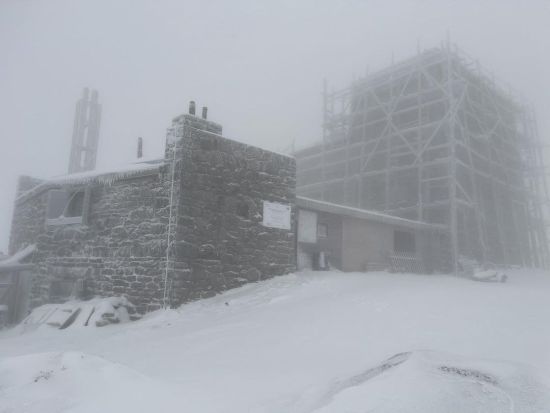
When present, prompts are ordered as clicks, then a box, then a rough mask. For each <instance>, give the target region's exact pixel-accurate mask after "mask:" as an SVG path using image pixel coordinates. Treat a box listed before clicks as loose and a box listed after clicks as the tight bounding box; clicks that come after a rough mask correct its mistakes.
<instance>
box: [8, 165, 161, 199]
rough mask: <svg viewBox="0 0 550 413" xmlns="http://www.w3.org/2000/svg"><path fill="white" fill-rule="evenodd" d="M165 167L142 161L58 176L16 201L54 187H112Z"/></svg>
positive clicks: (32, 189) (22, 194)
mask: <svg viewBox="0 0 550 413" xmlns="http://www.w3.org/2000/svg"><path fill="white" fill-rule="evenodd" d="M164 165H165V161H164V159H142V160H140V161H139V162H133V163H128V164H123V165H116V166H112V167H109V168H103V169H94V170H92V171H86V172H78V173H74V174H68V175H58V176H54V177H52V178H49V179H47V180H44V181H43V182H42V183H40V184H38V185H37V186H35V187H34V188H31V189H29V190H28V191H25V192H22V193H21V194H19V195H18V197H17V199H16V201H18V200H22V199H24V198H26V197H27V196H29V195H32V194H35V193H37V192H40V191H42V190H46V189H48V188H50V187H51V186H52V185H69V184H70V185H77V184H78V185H82V184H87V183H92V182H94V183H101V184H105V185H111V184H112V183H113V182H115V181H118V180H120V179H128V178H131V177H134V176H137V175H141V174H143V173H147V172H149V171H155V170H158V169H159V168H161V167H163V166H164Z"/></svg>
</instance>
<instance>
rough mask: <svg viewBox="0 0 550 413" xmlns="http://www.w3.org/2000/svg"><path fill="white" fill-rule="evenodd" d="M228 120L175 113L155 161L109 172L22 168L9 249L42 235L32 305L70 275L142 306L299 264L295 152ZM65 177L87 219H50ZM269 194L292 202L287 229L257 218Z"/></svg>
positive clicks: (84, 292)
mask: <svg viewBox="0 0 550 413" xmlns="http://www.w3.org/2000/svg"><path fill="white" fill-rule="evenodd" d="M221 131H222V130H221V126H220V125H217V124H216V123H213V122H210V121H206V120H204V119H199V118H197V117H195V116H192V115H182V116H179V117H178V118H176V119H174V121H173V125H172V128H171V129H170V130H169V133H168V137H167V143H166V153H165V159H164V160H159V162H158V166H157V167H155V168H151V167H149V168H145V169H144V170H143V171H141V172H140V171H137V173H133V174H132V175H125V174H120V176H114V177H111V178H110V180H109V181H108V182H106V181H105V180H102V179H101V178H102V174H101V173H100V172H98V173H97V174H96V175H95V176H87V177H86V179H82V180H81V181H79V180H78V179H76V178H71V177H68V178H71V179H67V182H66V183H64V182H61V183H60V182H59V181H38V180H35V179H33V178H29V177H21V178H20V180H19V186H18V196H17V200H16V204H15V210H14V215H13V222H12V232H11V239H10V253H11V254H13V253H15V252H17V251H19V250H20V249H21V248H24V247H25V246H26V245H29V244H35V245H36V250H35V252H34V254H33V256H32V258H31V259H32V263H34V264H35V271H34V276H33V282H32V291H31V293H30V294H31V297H30V298H31V306H32V307H35V306H37V305H41V304H44V303H47V302H53V301H62V300H64V299H67V296H66V294H65V295H63V294H62V291H61V292H60V290H63V288H60V287H59V285H60V283H65V284H63V285H75V286H76V285H78V286H79V288H78V289H77V290H78V291H79V294H80V295H81V296H83V297H91V296H95V295H99V296H113V295H114V296H125V297H127V298H128V299H129V300H130V301H131V302H132V303H134V304H135V305H136V307H137V309H138V311H140V312H142V313H143V312H146V311H150V310H153V309H156V308H159V307H160V306H162V305H163V304H165V303H166V304H167V305H170V306H172V307H174V306H178V305H180V304H182V303H184V302H187V301H191V300H195V299H199V298H203V297H209V296H212V295H214V294H217V293H219V292H222V291H224V290H227V289H230V288H234V287H237V286H240V285H242V284H244V283H247V282H254V281H258V280H261V279H265V278H269V277H273V276H276V275H281V274H286V273H289V272H292V271H293V270H294V269H295V264H296V263H295V220H294V214H295V162H294V159H293V158H290V157H287V156H285V155H279V154H276V153H273V152H269V151H265V150H262V149H259V148H255V147H252V146H249V145H245V144H242V143H238V142H235V141H232V140H229V139H226V138H224V137H222V136H221ZM172 168H174V169H172ZM59 188H62V189H67V190H82V189H84V190H85V191H86V197H85V205H84V213H83V222H82V223H79V224H66V225H48V224H47V220H46V210H47V203H48V192H49V191H50V190H52V189H59ZM170 200H172V203H170ZM264 201H269V202H277V203H282V204H287V205H290V206H291V210H292V219H291V222H292V228H291V229H290V230H283V229H278V228H269V227H266V226H263V225H262V214H263V210H262V208H263V202H264ZM170 216H172V220H171V222H169V217H170ZM167 258H168V259H167ZM75 291H76V290H75Z"/></svg>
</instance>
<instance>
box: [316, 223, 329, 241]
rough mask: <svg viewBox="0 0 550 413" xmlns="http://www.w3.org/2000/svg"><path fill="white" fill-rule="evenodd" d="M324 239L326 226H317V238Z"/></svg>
mask: <svg viewBox="0 0 550 413" xmlns="http://www.w3.org/2000/svg"><path fill="white" fill-rule="evenodd" d="M326 237H328V226H327V224H317V238H326Z"/></svg>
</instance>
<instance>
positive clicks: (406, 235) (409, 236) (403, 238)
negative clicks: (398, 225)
mask: <svg viewBox="0 0 550 413" xmlns="http://www.w3.org/2000/svg"><path fill="white" fill-rule="evenodd" d="M393 250H394V251H395V252H413V253H414V252H416V245H415V241H414V234H413V233H412V232H408V231H394V232H393Z"/></svg>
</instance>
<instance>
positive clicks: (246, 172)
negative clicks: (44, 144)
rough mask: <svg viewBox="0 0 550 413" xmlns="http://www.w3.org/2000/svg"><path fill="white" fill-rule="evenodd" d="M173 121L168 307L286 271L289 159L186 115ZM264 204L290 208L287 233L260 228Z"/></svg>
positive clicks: (291, 181) (290, 263)
mask: <svg viewBox="0 0 550 413" xmlns="http://www.w3.org/2000/svg"><path fill="white" fill-rule="evenodd" d="M188 121H189V123H188ZM178 122H179V124H180V125H182V126H183V128H182V129H181V132H182V135H183V136H180V137H179V139H178V147H177V155H176V159H177V170H178V173H179V174H178V176H177V179H178V185H177V186H178V188H177V191H176V197H177V225H176V228H177V229H176V234H175V237H174V241H175V243H174V253H173V257H174V265H175V268H174V272H173V273H172V275H173V285H174V288H173V290H172V291H173V292H174V293H173V297H172V299H173V300H174V302H175V303H181V302H185V301H188V300H193V299H198V298H203V297H209V296H212V295H214V294H216V293H219V292H221V291H224V290H227V289H229V288H234V287H238V286H240V285H242V284H245V283H247V282H254V281H258V280H262V279H266V278H270V277H273V276H276V275H281V274H287V273H289V272H292V271H294V270H295V269H296V252H295V227H294V226H295V219H294V214H295V212H296V211H295V208H294V205H295V185H296V181H295V179H296V166H295V161H294V158H291V157H288V156H285V155H280V154H276V153H273V152H269V151H265V150H262V149H259V148H256V147H252V146H249V145H245V144H242V143H239V142H236V141H233V140H230V139H226V138H223V137H222V136H220V135H219V134H217V133H212V132H211V130H212V128H211V127H208V123H210V122H205V121H202V122H203V123H202V124H200V123H197V119H196V118H194V117H191V116H188V115H184V117H181V118H179V119H178ZM220 131H221V129H220ZM264 201H269V202H277V203H282V204H288V205H291V206H292V213H291V223H292V228H291V229H290V230H283V229H276V228H268V227H265V226H263V225H262V219H263V216H262V214H263V202H264Z"/></svg>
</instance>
